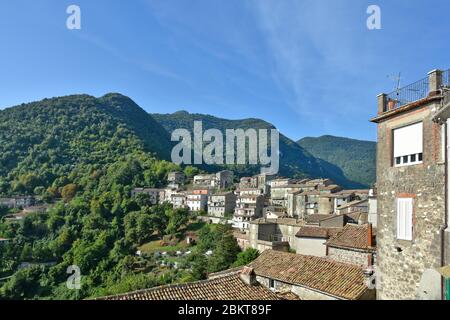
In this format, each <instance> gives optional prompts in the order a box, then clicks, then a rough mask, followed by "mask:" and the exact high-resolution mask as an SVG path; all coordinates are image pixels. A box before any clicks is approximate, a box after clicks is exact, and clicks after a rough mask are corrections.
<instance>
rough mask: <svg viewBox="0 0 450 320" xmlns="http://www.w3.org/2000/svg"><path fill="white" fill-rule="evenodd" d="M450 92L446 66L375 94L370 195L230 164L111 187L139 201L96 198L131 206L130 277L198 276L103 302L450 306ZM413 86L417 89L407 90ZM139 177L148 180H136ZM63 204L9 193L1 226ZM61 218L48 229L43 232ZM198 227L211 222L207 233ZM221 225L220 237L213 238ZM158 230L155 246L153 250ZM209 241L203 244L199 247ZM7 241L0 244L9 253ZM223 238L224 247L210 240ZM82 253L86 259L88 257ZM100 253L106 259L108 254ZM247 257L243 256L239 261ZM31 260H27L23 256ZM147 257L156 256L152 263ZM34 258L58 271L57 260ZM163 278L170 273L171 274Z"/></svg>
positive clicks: (1, 201) (1, 202)
mask: <svg viewBox="0 0 450 320" xmlns="http://www.w3.org/2000/svg"><path fill="white" fill-rule="evenodd" d="M449 85H450V71H448V70H447V71H440V70H433V71H431V72H430V73H429V74H428V77H427V78H424V79H422V80H420V81H418V82H416V83H413V84H412V85H409V86H407V87H405V88H402V89H399V90H397V91H396V92H393V93H390V94H381V95H379V96H378V113H377V116H376V117H374V118H373V119H371V121H372V122H374V123H376V124H377V126H378V144H377V181H376V184H375V185H374V186H373V187H372V188H370V189H344V188H342V187H341V186H339V185H337V184H335V183H334V182H333V181H332V180H331V179H328V178H303V179H294V178H289V177H281V176H278V175H271V174H257V175H254V176H248V177H238V176H235V174H234V172H233V171H230V170H221V171H217V172H215V173H200V172H195V173H194V174H192V175H190V176H188V175H187V174H186V172H183V171H182V170H170V171H168V172H167V174H164V179H165V180H164V186H163V187H159V188H155V187H148V186H146V185H145V183H142V181H144V180H145V179H141V180H133V184H134V187H133V188H130V189H127V188H126V187H129V186H130V185H131V184H132V182H130V181H131V179H129V180H127V183H128V184H127V185H126V184H125V183H124V184H123V185H125V187H123V185H120V184H119V187H117V184H112V186H113V188H116V189H119V188H122V189H120V192H117V193H116V194H117V195H119V196H120V195H123V194H126V195H129V196H130V197H131V199H126V200H127V201H125V202H122V203H121V204H120V205H115V206H116V207H115V208H111V209H109V208H108V209H105V208H106V205H110V207H112V205H111V204H110V203H108V202H107V201H106V200H105V203H106V205H105V207H101V205H100V204H99V203H98V201H97V200H96V199H94V200H93V201H92V202H91V204H90V205H91V208H90V210H91V214H92V213H97V212H99V213H100V215H101V214H103V215H108V214H109V212H110V211H111V212H113V211H114V210H115V211H116V212H118V214H117V215H120V214H122V213H123V211H121V210H122V209H117V208H118V207H120V206H122V207H124V208H125V209H124V210H128V211H131V212H130V213H128V211H125V213H127V217H126V218H125V223H124V225H125V226H124V228H125V237H126V238H127V237H128V238H130V239H131V240H130V241H129V242H130V243H132V244H133V246H131V248H134V245H135V244H140V246H139V247H138V250H137V251H136V253H135V256H136V259H131V258H129V257H126V258H125V260H124V261H126V262H127V263H128V264H129V265H130V267H128V265H127V268H129V269H130V270H132V272H135V271H137V270H138V271H139V270H141V271H142V270H144V271H146V270H148V269H149V268H150V269H151V270H157V271H158V272H159V271H160V268H164V269H165V270H167V269H169V270H184V271H186V270H187V271H189V272H190V273H189V275H188V276H185V277H184V278H181V280H182V281H181V280H180V278H174V279H175V280H177V281H175V280H173V279H172V280H173V281H172V280H171V279H169V280H168V281H166V282H164V285H160V284H161V281H159V282H158V281H153V280H152V281H153V282H151V284H155V283H156V284H158V285H149V286H148V287H147V288H143V289H141V290H138V291H131V292H125V293H124V292H120V293H117V294H104V295H102V296H101V297H97V298H98V299H107V300H116V299H117V300H136V299H138V300H198V299H201V300H310V299H317V300H336V299H337V300H373V299H435V300H438V299H450V295H449V293H450V280H449V278H450V270H449V267H448V266H449V260H450V253H449V250H448V248H449V247H450V244H449V239H450V237H449V225H450V221H449V216H450V215H449V214H448V208H449V205H448V199H449V196H448V181H449V179H448V161H449V160H448V157H449V155H448V151H447V150H448V141H449V140H450V139H449V136H450V135H449V132H450V131H449V130H448V125H449V120H448V119H449V117H450V111H449V110H450V104H449V101H450V98H449V89H448V88H449ZM411 89H414V90H416V91H415V92H416V94H414V95H411V94H410V91H411ZM127 165H128V164H127ZM132 165H133V166H129V167H126V166H124V167H123V168H121V167H119V171H120V170H122V169H124V170H123V171H122V172H126V173H127V174H128V171H127V170H129V168H131V167H132V168H135V167H136V166H135V165H134V163H132ZM113 168H114V167H113ZM180 169H181V168H180ZM150 172H153V171H150V170H149V171H147V174H149V173H150ZM95 173H96V172H95V171H93V173H91V176H90V177H92V176H93V175H94V176H95ZM112 173H115V172H114V171H112ZM113 177H115V176H113ZM134 181H141V183H140V185H139V186H136V183H135V182H134ZM105 185H107V186H108V187H107V188H110V187H111V185H108V184H105ZM72 189H73V190H72ZM75 189H76V185H73V184H68V185H66V186H65V187H64V188H62V191H61V196H62V197H63V198H64V199H63V200H64V201H65V202H66V204H63V205H62V206H59V209H57V211H56V212H57V214H62V213H64V212H65V211H64V210H66V207H67V206H68V204H67V203H70V201H71V200H72V199H73V198H74V197H75V194H76V190H75ZM108 190H109V189H108ZM105 197H106V196H105ZM110 199H114V197H110ZM53 200H55V199H53ZM79 201H81V200H79ZM111 201H113V200H111ZM55 202H56V201H50V202H46V201H45V200H44V199H43V198H42V197H35V196H30V195H28V196H15V197H3V198H0V207H5V208H7V209H8V210H9V211H8V214H6V215H5V214H3V217H2V220H3V221H4V222H5V223H12V224H14V223H18V224H20V223H21V222H22V227H20V228H22V229H24V226H23V221H26V219H27V217H28V216H31V215H33V214H41V213H46V212H49V210H50V211H51V210H53V209H52V207H53V206H55ZM139 203H144V205H138V204H139ZM72 205H73V207H70V206H69V209H70V210H72V211H76V210H75V208H76V209H77V210H78V209H79V208H81V209H80V210H82V209H83V208H84V207H83V205H84V204H83V202H82V201H81V202H80V203H78V204H77V203H75V204H72ZM76 205H78V207H76ZM56 206H57V205H56ZM130 208H134V209H130ZM152 208H153V209H152ZM58 210H60V211H58ZM102 210H103V211H102ZM133 210H134V211H133ZM139 210H140V211H139ZM152 210H154V211H152ZM76 212H78V211H76ZM76 212H75V214H77V213H76ZM141 213H142V216H141V215H140V214H141ZM161 217H164V219H166V220H165V221H163V222H161V221H156V223H157V224H158V223H159V224H160V225H162V226H160V227H159V229H158V228H157V229H155V228H153V229H152V230H151V232H152V234H151V235H150V234H149V233H150V231H149V230H150V227H149V226H150V225H151V224H152V223H155V222H154V220H151V219H156V220H158V219H159V218H161ZM58 218H59V219H60V220H62V219H63V218H62V217H60V216H59V217H58V216H57V217H56V218H55V217H52V219H55V221H57V222H58V221H59V222H60V223H61V221H60V220H58ZM69 218H70V216H69ZM90 218H91V217H90ZM36 219H39V218H36ZM92 219H93V221H89V220H88V227H89V228H90V229H89V228H87V230H88V231H84V229H82V230H83V232H85V233H86V234H88V236H89V237H90V238H91V239H95V237H96V232H99V230H102V228H103V229H105V225H102V224H101V222H102V220H101V219H100V218H99V217H98V216H94V218H92ZM95 219H97V220H95ZM108 219H110V220H105V221H109V222H108V223H109V224H108V225H110V224H113V225H114V224H116V225H117V219H116V217H108ZM146 219H150V220H146ZM85 220H86V219H85ZM139 221H141V222H142V223H140V222H139ZM38 222H39V221H37V222H36V221H34V222H28V227H29V228H33V227H36V226H37V227H41V228H44V227H42V225H39V223H38ZM83 223H84V220H83ZM12 224H11V225H12ZM30 224H31V225H30ZM34 224H35V225H34ZM55 224H56V222H54V221H50V222H46V227H45V228H51V227H52V226H53V225H55ZM61 224H62V223H61ZM98 225H100V227H98ZM199 225H200V226H201V225H204V226H213V227H211V228H210V227H208V228H210V229H205V230H203V231H198V230H199V229H198V226H199ZM218 226H224V228H222V229H220V227H218ZM20 228H19V230H22V229H20ZM227 228H229V229H227ZM215 229H219V230H221V231H219V233H216V234H213V232H214V231H212V230H215ZM92 230H93V231H92ZM230 230H231V231H230ZM13 231H14V230H13ZM37 231H42V230H41V229H39V228H37ZM229 231H230V232H231V233H230V232H229ZM11 232H12V231H11ZM14 232H15V231H14ZM20 232H22V233H23V231H20ZM89 232H90V233H89ZM175 234H177V236H175ZM230 234H231V238H230V237H228V236H229V235H230ZM199 235H200V236H199ZM118 236H120V234H119V235H118ZM152 236H155V237H157V238H158V240H155V241H153V242H152V241H150V242H148V243H146V242H147V241H149V240H151V239H152ZM101 239H102V238H101ZM101 239H100V240H101ZM205 239H207V242H208V243H207V244H205V243H202V241H205ZM230 239H231V241H230ZM57 240H59V238H58V239H57ZM100 240H99V241H100ZM11 241H13V239H8V238H1V239H0V245H1V246H3V245H5V244H8V243H9V242H11ZM72 241H73V240H72ZM102 241H103V240H102ZM121 241H122V239H119V240H118V242H117V243H119V244H120V243H122V242H121ZM215 241H216V242H220V245H218V246H214V242H215ZM75 243H77V244H79V243H80V242H75ZM196 243H198V244H199V245H200V246H202V248H203V251H196V253H195V255H196V259H197V260H196V262H193V260H192V259H191V260H189V259H190V258H189V257H190V256H194V253H193V251H194V249H195V246H196ZM71 244H72V242H71ZM63 245H64V243H63ZM101 245H102V244H99V246H101ZM234 246H238V247H239V248H240V249H239V248H238V249H236V248H234ZM228 249H230V251H227V250H228ZM30 250H31V249H30ZM33 250H34V248H33ZM218 250H223V252H222V253H223V254H226V255H228V253H229V252H231V253H230V257H231V258H230V259H228V260H227V261H226V265H225V264H224V263H225V262H224V260H221V259H222V257H217V255H220V254H222V253H218V252H215V251H218ZM239 250H241V252H240V253H239V254H238V251H239ZM80 252H81V253H80V255H81V256H83V254H84V251H81V249H80ZM87 252H88V253H89V252H90V251H87ZM71 254H73V253H71ZM103 254H104V255H108V251H105V252H104V253H103ZM238 255H240V256H239V257H240V258H241V260H240V261H235V258H236V256H238ZM22 256H25V258H28V257H29V256H30V255H25V254H24V253H23V252H22ZM31 256H33V257H34V251H33V254H32V255H31ZM64 257H66V255H65V256H64ZM149 257H150V260H151V261H150V262H149V260H145V259H144V258H149ZM204 257H215V258H216V261H215V266H214V267H213V268H211V270H214V271H213V272H210V271H208V270H205V268H204V266H202V264H203V265H204V264H206V262H207V260H205V259H206V258H204ZM70 258H72V256H70ZM139 259H140V260H139ZM217 259H218V260H217ZM37 260H39V259H37ZM41 260H42V259H41ZM238 260H239V258H238ZM242 261H244V262H243V263H242ZM38 264H39V265H42V266H53V265H55V264H56V262H55V261H41V262H40V263H38ZM149 264H150V266H149ZM12 265H13V264H12ZM29 267H30V263H27V262H22V264H20V265H19V266H18V268H19V270H20V269H26V268H29ZM196 268H197V269H201V272H199V273H200V276H199V277H192V274H191V273H192V272H193V271H194V270H197V269H196ZM197 271H198V270H197ZM207 271H208V272H207ZM182 275H184V274H182ZM161 277H162V278H164V279H165V275H162V276H161ZM0 280H5V279H0ZM178 280H180V281H178ZM122 291H123V290H122ZM106 293H108V291H106Z"/></svg>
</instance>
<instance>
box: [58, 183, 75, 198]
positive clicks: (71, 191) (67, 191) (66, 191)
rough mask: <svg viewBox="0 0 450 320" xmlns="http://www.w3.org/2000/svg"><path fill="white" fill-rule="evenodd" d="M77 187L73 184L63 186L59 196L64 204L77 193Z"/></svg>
mask: <svg viewBox="0 0 450 320" xmlns="http://www.w3.org/2000/svg"><path fill="white" fill-rule="evenodd" d="M77 189H78V186H77V185H76V184H74V183H69V184H67V185H65V186H64V187H63V188H62V190H61V196H62V197H63V200H64V201H65V202H69V201H70V200H72V199H73V198H74V197H75V195H76V193H77Z"/></svg>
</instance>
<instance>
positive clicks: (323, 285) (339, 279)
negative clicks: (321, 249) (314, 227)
mask: <svg viewBox="0 0 450 320" xmlns="http://www.w3.org/2000/svg"><path fill="white" fill-rule="evenodd" d="M250 266H251V267H252V268H253V269H254V271H255V273H256V274H257V275H258V276H262V277H266V278H271V279H274V280H278V281H281V282H285V283H289V284H293V285H298V286H303V287H306V288H310V289H313V290H316V291H320V292H323V293H325V294H328V295H331V296H334V297H338V298H342V299H349V300H357V299H359V298H360V297H361V296H362V295H363V294H364V293H365V292H366V291H367V290H368V288H367V286H366V284H365V278H364V273H363V269H362V268H360V267H358V266H355V265H351V264H346V263H341V262H336V261H333V260H330V259H327V258H321V257H314V256H307V255H300V254H294V253H287V252H281V251H274V250H266V251H264V252H263V253H262V254H261V255H260V256H259V257H258V258H257V259H256V260H254V261H253V262H252V263H251V264H250Z"/></svg>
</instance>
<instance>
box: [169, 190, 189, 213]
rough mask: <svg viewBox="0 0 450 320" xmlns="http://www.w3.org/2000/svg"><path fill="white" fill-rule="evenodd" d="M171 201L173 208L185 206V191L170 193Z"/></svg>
mask: <svg viewBox="0 0 450 320" xmlns="http://www.w3.org/2000/svg"><path fill="white" fill-rule="evenodd" d="M171 203H172V205H173V207H174V208H175V209H178V208H186V207H187V200H186V193H185V192H179V193H174V194H172V195H171Z"/></svg>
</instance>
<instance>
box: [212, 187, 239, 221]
mask: <svg viewBox="0 0 450 320" xmlns="http://www.w3.org/2000/svg"><path fill="white" fill-rule="evenodd" d="M235 207H236V195H235V194H234V193H233V192H221V193H215V194H213V195H210V196H209V197H208V215H209V216H213V217H218V218H224V217H225V215H227V214H233V212H234V208H235Z"/></svg>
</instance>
